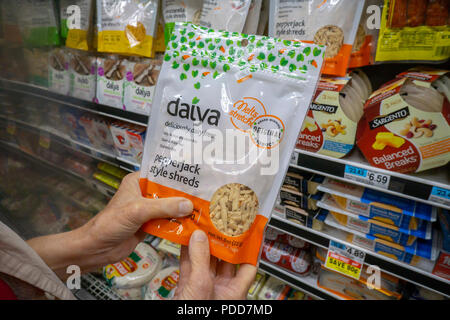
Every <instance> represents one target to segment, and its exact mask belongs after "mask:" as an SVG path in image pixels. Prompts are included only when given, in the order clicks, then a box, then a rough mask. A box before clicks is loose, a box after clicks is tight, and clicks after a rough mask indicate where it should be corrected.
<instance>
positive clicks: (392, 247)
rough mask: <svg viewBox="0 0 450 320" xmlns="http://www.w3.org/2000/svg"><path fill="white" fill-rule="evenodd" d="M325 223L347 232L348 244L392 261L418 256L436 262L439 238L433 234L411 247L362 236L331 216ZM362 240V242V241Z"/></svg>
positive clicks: (418, 240)
mask: <svg viewBox="0 0 450 320" xmlns="http://www.w3.org/2000/svg"><path fill="white" fill-rule="evenodd" d="M325 223H326V224H327V225H330V226H332V227H334V228H337V229H340V230H343V231H345V232H347V233H348V234H349V235H348V238H347V241H348V242H352V243H353V244H358V242H359V245H361V246H362V247H365V248H369V249H370V250H372V251H374V252H377V253H380V254H382V255H384V256H386V257H389V258H391V259H394V260H400V261H403V260H404V259H405V258H406V257H407V255H412V256H418V257H422V258H425V259H429V260H432V261H434V260H436V259H437V257H438V254H439V248H440V242H441V241H440V237H439V236H438V234H437V232H434V233H433V235H432V237H431V239H430V240H425V239H420V238H418V239H417V240H416V241H414V242H413V243H412V244H411V245H407V244H404V245H401V244H398V243H394V242H391V241H387V240H384V239H380V238H378V237H375V236H373V235H370V234H364V233H361V232H359V231H356V230H354V229H352V228H348V227H346V226H344V225H343V224H341V223H339V222H337V221H336V219H335V218H334V216H333V215H328V216H327V217H326V219H325ZM363 239H364V240H363Z"/></svg>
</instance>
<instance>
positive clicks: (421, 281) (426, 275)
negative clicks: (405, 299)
mask: <svg viewBox="0 0 450 320" xmlns="http://www.w3.org/2000/svg"><path fill="white" fill-rule="evenodd" d="M269 225H270V226H271V227H272V228H275V229H278V230H281V231H283V232H285V233H288V234H290V235H292V236H295V237H298V238H301V239H303V240H305V241H308V242H310V243H312V244H314V245H317V246H319V247H322V248H325V249H328V247H329V244H330V240H334V241H337V242H340V243H344V244H346V245H349V246H352V247H357V246H355V245H354V244H351V243H348V242H346V241H343V240H342V239H339V238H336V237H333V236H330V235H328V234H325V233H324V232H320V231H317V230H314V229H310V228H308V227H305V226H302V225H300V224H297V223H293V222H290V221H287V220H286V219H284V218H282V217H280V216H278V215H277V214H273V215H272V217H271V219H270V221H269ZM358 249H359V250H361V251H364V252H365V253H366V257H365V263H366V264H368V265H375V266H378V267H379V268H380V269H381V270H383V271H384V272H386V273H389V274H391V275H394V276H396V277H398V278H400V279H404V280H406V281H409V282H412V283H414V284H417V285H419V286H422V287H426V288H428V289H430V290H432V291H435V292H438V293H440V294H443V295H445V296H447V297H450V281H448V280H446V279H444V278H441V277H438V276H436V275H434V274H432V273H431V270H428V271H426V270H422V269H420V268H417V267H414V266H410V265H408V264H406V263H403V262H399V261H397V260H393V259H390V258H388V257H386V256H383V255H380V254H377V253H375V252H373V251H370V250H367V249H365V248H362V247H358Z"/></svg>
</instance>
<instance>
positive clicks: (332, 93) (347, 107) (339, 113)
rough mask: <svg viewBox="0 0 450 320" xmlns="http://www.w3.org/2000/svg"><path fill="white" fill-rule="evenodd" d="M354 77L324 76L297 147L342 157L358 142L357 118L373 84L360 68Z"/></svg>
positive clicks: (354, 73)
mask: <svg viewBox="0 0 450 320" xmlns="http://www.w3.org/2000/svg"><path fill="white" fill-rule="evenodd" d="M351 76H352V77H342V78H330V77H327V78H326V77H322V78H321V80H320V82H319V86H318V88H317V90H316V93H315V98H314V100H313V102H312V103H311V105H310V107H309V110H308V114H307V116H306V118H305V120H304V121H303V126H302V129H301V131H300V135H299V137H298V141H297V148H299V149H303V150H306V151H310V152H317V153H319V154H324V155H327V156H331V157H335V158H341V157H343V156H345V155H346V154H348V153H349V152H350V151H351V150H352V149H353V146H354V145H355V137H356V129H357V125H358V121H359V120H360V119H361V117H362V115H363V108H364V103H365V101H366V99H367V98H368V97H369V95H370V93H371V91H372V86H371V83H370V81H369V79H368V78H367V76H366V75H365V74H364V73H363V72H362V71H360V70H355V71H354V72H352V73H351Z"/></svg>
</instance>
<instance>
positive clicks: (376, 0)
mask: <svg viewBox="0 0 450 320" xmlns="http://www.w3.org/2000/svg"><path fill="white" fill-rule="evenodd" d="M379 4H380V0H365V6H364V10H363V13H362V16H361V21H360V23H359V26H358V31H357V32H356V36H355V42H354V43H353V48H352V53H351V55H350V62H349V65H348V67H349V68H359V67H363V66H367V65H371V64H374V62H375V53H376V51H377V39H378V31H379V30H378V28H376V24H375V23H374V22H375V21H374V18H373V16H374V11H372V8H373V7H374V6H377V5H379Z"/></svg>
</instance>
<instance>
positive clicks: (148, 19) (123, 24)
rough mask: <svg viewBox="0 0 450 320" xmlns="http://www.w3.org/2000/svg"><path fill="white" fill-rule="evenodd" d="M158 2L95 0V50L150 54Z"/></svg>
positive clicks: (126, 53)
mask: <svg viewBox="0 0 450 320" xmlns="http://www.w3.org/2000/svg"><path fill="white" fill-rule="evenodd" d="M157 13H158V1H155V0H117V1H111V0H97V20H98V23H97V24H98V51H99V52H109V53H119V54H125V55H139V56H144V57H152V56H153V55H154V41H155V36H156V28H157Z"/></svg>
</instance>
